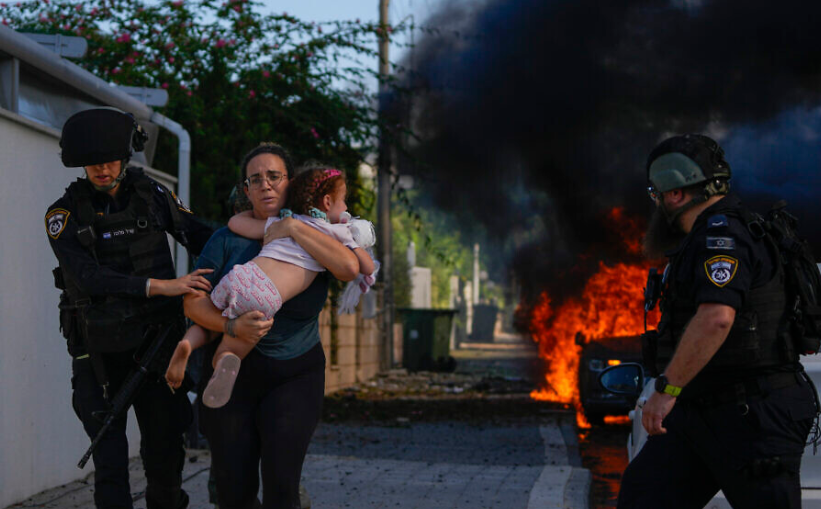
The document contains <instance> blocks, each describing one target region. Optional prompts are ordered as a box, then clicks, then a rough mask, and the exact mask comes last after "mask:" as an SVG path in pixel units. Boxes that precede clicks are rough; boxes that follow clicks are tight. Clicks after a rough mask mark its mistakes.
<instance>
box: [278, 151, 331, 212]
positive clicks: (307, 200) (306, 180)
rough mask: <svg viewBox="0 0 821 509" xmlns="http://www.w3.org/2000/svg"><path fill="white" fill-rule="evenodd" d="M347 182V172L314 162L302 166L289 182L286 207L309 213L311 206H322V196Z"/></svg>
mask: <svg viewBox="0 0 821 509" xmlns="http://www.w3.org/2000/svg"><path fill="white" fill-rule="evenodd" d="M344 183H345V172H343V171H341V170H337V169H335V168H331V167H328V166H321V165H318V164H315V163H312V164H311V165H310V167H305V166H303V167H301V168H300V169H299V171H298V172H297V176H296V177H294V178H293V179H292V180H291V183H290V184H288V204H287V205H286V207H288V208H289V209H291V210H293V211H294V212H296V213H297V214H303V215H307V214H308V213H309V211H310V210H311V207H316V208H320V206H321V205H322V198H323V197H324V196H325V195H326V194H332V193H333V192H334V191H336V190H337V189H338V188H339V186H340V185H342V184H344Z"/></svg>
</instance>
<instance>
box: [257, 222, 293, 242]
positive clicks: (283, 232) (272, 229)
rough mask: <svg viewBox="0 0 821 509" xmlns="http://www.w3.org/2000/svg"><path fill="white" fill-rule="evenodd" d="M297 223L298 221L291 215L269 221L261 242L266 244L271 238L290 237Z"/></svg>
mask: <svg viewBox="0 0 821 509" xmlns="http://www.w3.org/2000/svg"><path fill="white" fill-rule="evenodd" d="M297 224H299V221H298V220H296V219H294V218H292V217H286V218H284V219H281V220H279V221H274V222H273V223H271V226H269V227H268V229H267V230H265V237H264V238H263V239H262V243H263V244H267V243H269V242H271V241H272V240H276V239H282V238H285V237H292V236H293V235H292V233H293V231H294V228H296V227H297V226H296V225H297Z"/></svg>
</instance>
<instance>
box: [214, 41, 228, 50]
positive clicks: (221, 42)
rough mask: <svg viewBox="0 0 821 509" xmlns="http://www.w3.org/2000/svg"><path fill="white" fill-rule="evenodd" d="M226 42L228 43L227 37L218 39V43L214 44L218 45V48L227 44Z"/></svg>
mask: <svg viewBox="0 0 821 509" xmlns="http://www.w3.org/2000/svg"><path fill="white" fill-rule="evenodd" d="M225 44H226V42H225V39H220V40H218V41H217V43H216V44H214V46H216V47H217V48H221V47H223V46H225Z"/></svg>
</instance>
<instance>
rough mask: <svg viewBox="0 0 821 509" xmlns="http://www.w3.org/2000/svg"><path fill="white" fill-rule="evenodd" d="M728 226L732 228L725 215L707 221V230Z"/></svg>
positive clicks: (718, 215)
mask: <svg viewBox="0 0 821 509" xmlns="http://www.w3.org/2000/svg"><path fill="white" fill-rule="evenodd" d="M727 226H730V222H729V221H727V216H725V215H724V214H717V215H715V216H712V217H710V219H708V220H707V228H726V227H727Z"/></svg>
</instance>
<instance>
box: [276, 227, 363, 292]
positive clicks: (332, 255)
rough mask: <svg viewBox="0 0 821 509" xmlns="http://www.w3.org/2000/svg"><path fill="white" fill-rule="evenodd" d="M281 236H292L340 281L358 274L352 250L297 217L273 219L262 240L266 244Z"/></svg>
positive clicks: (356, 262) (357, 264) (357, 261)
mask: <svg viewBox="0 0 821 509" xmlns="http://www.w3.org/2000/svg"><path fill="white" fill-rule="evenodd" d="M282 237H291V238H293V239H294V240H295V241H296V243H297V244H299V245H300V246H302V249H304V250H305V251H307V252H308V254H309V255H311V256H312V257H313V259H314V260H316V261H317V262H319V264H320V265H322V266H323V267H325V268H326V269H328V270H329V271H330V273H331V274H333V275H334V277H335V278H337V279H339V280H340V281H352V280H353V279H354V278H355V277H356V276H357V274H359V260H357V259H356V255H355V254H353V251H351V250H350V249H348V248H347V247H345V246H343V245H342V244H341V243H340V242H338V241H337V240H335V239H333V238H331V237H329V236H328V235H325V234H324V233H322V232H321V231H319V230H317V229H315V228H313V227H311V226H309V225H307V224H305V223H303V222H302V221H299V220H298V219H294V218H292V217H286V218H284V219H283V220H281V221H275V222H274V223H272V224H271V226H269V227H268V229H267V230H266V231H265V239H264V241H263V242H264V243H266V244H267V243H268V242H270V241H272V240H274V239H279V238H282Z"/></svg>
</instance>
